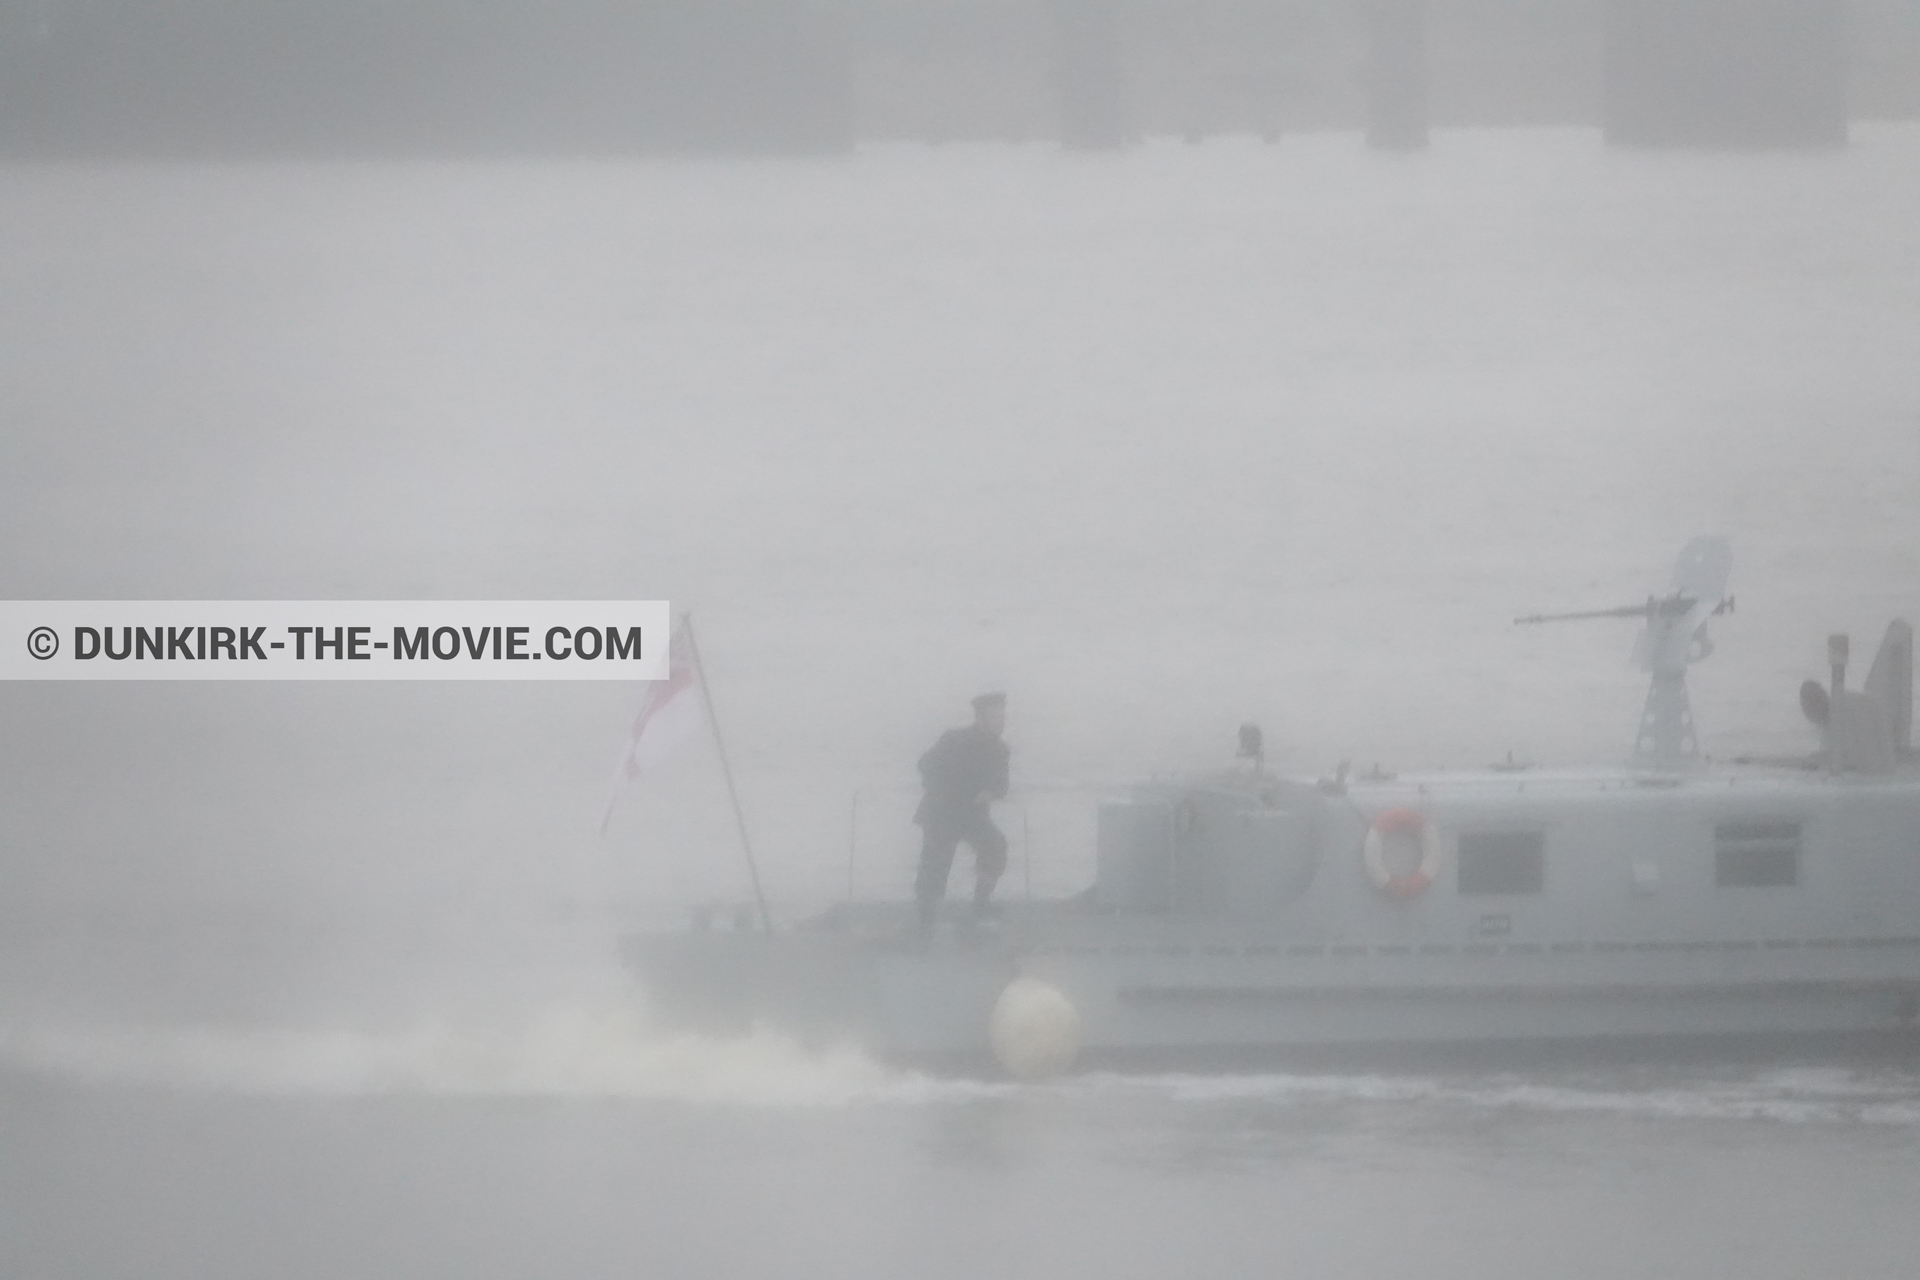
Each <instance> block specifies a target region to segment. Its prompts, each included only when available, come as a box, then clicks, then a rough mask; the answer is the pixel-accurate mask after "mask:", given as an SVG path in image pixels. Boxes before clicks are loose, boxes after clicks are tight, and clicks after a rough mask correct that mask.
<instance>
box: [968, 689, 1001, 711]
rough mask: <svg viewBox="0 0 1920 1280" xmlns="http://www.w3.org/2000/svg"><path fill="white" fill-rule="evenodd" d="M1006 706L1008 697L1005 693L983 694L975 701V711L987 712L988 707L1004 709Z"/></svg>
mask: <svg viewBox="0 0 1920 1280" xmlns="http://www.w3.org/2000/svg"><path fill="white" fill-rule="evenodd" d="M1006 705H1007V695H1006V694H1004V693H983V694H981V695H980V696H979V697H977V698H975V699H974V700H973V709H974V710H975V711H985V710H986V709H987V708H988V707H1004V706H1006Z"/></svg>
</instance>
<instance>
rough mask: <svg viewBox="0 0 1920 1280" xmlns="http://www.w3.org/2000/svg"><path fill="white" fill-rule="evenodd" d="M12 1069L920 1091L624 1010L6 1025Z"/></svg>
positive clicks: (794, 1094)
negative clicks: (398, 1023)
mask: <svg viewBox="0 0 1920 1280" xmlns="http://www.w3.org/2000/svg"><path fill="white" fill-rule="evenodd" d="M0 1065H4V1066H6V1067H9V1068H11V1069H13V1070H15V1071H19V1072H26V1073H31V1074H35V1075H40V1076H47V1077H54V1078H59V1079H65V1080H74V1081H81V1082H87V1083H95V1084H118V1085H139V1086H157V1087H164V1088H178V1089H191V1090H204V1091H214V1092H237V1093H249V1094H261V1095H317V1096H337V1097H358V1096H385V1095H407V1096H446V1097H473V1098H486V1097H496V1098H587V1099H593V1098H600V1099H629V1100H661V1101H682V1102H698V1103H721V1104H736V1105H769V1106H808V1105H815V1106H819V1105H835V1104H843V1103H847V1102H852V1101H856V1100H859V1099H865V1098H873V1097H876V1096H881V1095H883V1094H885V1093H886V1092H888V1091H889V1090H906V1091H909V1092H910V1091H911V1089H912V1087H913V1081H912V1079H911V1078H909V1077H905V1076H903V1075H901V1074H900V1073H898V1072H895V1071H892V1070H889V1069H887V1068H885V1067H883V1066H881V1065H879V1064H877V1063H876V1062H874V1061H873V1060H872V1059H871V1058H869V1057H867V1056H866V1055H865V1054H864V1053H862V1052H861V1051H859V1050H858V1049H857V1048H854V1047H851V1046H848V1047H845V1048H837V1049H831V1050H826V1051H820V1052H815V1051H812V1050H809V1049H808V1048H806V1047H805V1046H803V1045H801V1044H799V1043H798V1042H796V1041H794V1040H792V1039H790V1038H788V1037H786V1036H783V1035H779V1034H777V1033H775V1032H772V1031H769V1030H755V1031H754V1032H752V1033H750V1034H747V1035H744V1036H740V1037H737V1038H718V1037H705V1036H695V1035H684V1034H675V1033H668V1032H664V1031H661V1030H659V1029H658V1028H656V1027H653V1026H651V1025H650V1024H649V1023H648V1021H647V1019H646V1017H645V1015H644V1013H642V1012H641V1011H640V1010H638V1009H636V1008H633V1007H631V1006H629V1005H625V1004H620V1003H612V1004H605V1005H597V1006H596V1005H589V1004H579V1005H572V1006H567V1007H562V1008H555V1009H550V1010H546V1011H541V1012H538V1013H533V1014H529V1015H527V1016H525V1017H522V1018H519V1019H511V1020H506V1021H502V1022H496V1023H493V1024H483V1023H480V1022H478V1021H475V1020H473V1019H458V1020H456V1019H434V1018H429V1019H424V1020H420V1021H417V1022H415V1023H413V1024H411V1025H408V1026H405V1027H401V1028H396V1029H383V1030H367V1029H358V1028H344V1027H343V1028H315V1027H306V1028H259V1027H216V1026H164V1025H163V1026H154V1025H139V1024H110V1025H101V1024H93V1025H50V1024H46V1023H29V1024H24V1025H5V1024H0Z"/></svg>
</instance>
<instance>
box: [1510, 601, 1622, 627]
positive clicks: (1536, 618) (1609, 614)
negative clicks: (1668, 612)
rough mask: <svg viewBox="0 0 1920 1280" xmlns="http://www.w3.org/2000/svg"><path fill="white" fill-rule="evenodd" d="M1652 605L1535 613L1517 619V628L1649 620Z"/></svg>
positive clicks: (1515, 620)
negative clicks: (1602, 620) (1587, 621)
mask: <svg viewBox="0 0 1920 1280" xmlns="http://www.w3.org/2000/svg"><path fill="white" fill-rule="evenodd" d="M1654 608H1655V606H1654V605H1652V604H1623V605H1621V606H1620V607H1619V608H1618V609H1588V610H1585V611H1583V612H1580V613H1533V614H1528V615H1527V616H1526V617H1524V618H1515V619H1514V620H1513V625H1514V626H1516V627H1524V626H1530V625H1532V624H1533V623H1536V622H1579V621H1583V620H1584V619H1587V618H1647V617H1651V616H1652V615H1653V611H1654Z"/></svg>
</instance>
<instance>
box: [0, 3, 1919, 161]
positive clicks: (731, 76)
mask: <svg viewBox="0 0 1920 1280" xmlns="http://www.w3.org/2000/svg"><path fill="white" fill-rule="evenodd" d="M1916 5H1920V0H0V159H19V158H28V157H52V156H58V157H68V156H74V157H100V158H105V157H140V158H158V159H175V158H185V157H218V158H234V159H244V158H249V157H272V158H282V157H284V158H305V157H334V156H341V157H347V156H376V157H396V158H397V157H412V156H454V157H460V156H476V157H485V156H529V155H583V156H628V155H658V154H674V153H688V154H702V155H707V154H719V155H731V154H773V155H795V154H803V155H806V154H834V153H839V152H844V151H847V150H849V149H850V148H852V147H853V146H854V145H855V144H856V143H858V142H861V141H868V140H871V141H884V142H903V141H912V140H921V141H928V142H951V141H963V140H978V141H1002V142H1030V141H1034V140H1039V139H1050V140H1054V141H1057V142H1059V143H1061V144H1062V145H1064V146H1066V147H1069V148H1076V149H1102V148H1115V147H1123V146H1126V145H1129V144H1131V143H1133V142H1135V141H1138V140H1140V139H1142V138H1146V137H1182V136H1184V137H1186V138H1188V139H1189V140H1191V141H1200V140H1202V139H1205V138H1207V137H1212V136H1217V135H1222V134H1241V135H1254V136H1263V137H1266V138H1267V139H1269V140H1279V139H1282V138H1284V137H1286V136H1288V135H1292V134H1295V133H1304V132H1309V131H1318V130H1331V129H1337V130H1363V131H1364V132H1365V135H1366V138H1367V141H1368V143H1369V144H1370V145H1372V146H1375V147H1379V148H1382V149H1386V150H1415V149H1418V148H1420V147H1423V146H1425V145H1426V143H1427V138H1428V134H1429V130H1430V129H1450V128H1499V127H1506V126H1551V127H1592V126H1594V125H1596V124H1604V125H1605V129H1606V136H1607V138H1608V139H1609V140H1610V141H1612V142H1615V143H1623V144H1628V145H1637V146H1688V147H1702V148H1721V147H1774V146H1803V147H1804V146H1815V147H1822V146H1836V145H1839V144H1841V143H1843V142H1844V141H1845V139H1846V132H1847V121H1848V118H1849V116H1850V115H1851V117H1852V118H1853V119H1857V120H1884V119H1914V118H1920V8H1916V7H1915V6H1916Z"/></svg>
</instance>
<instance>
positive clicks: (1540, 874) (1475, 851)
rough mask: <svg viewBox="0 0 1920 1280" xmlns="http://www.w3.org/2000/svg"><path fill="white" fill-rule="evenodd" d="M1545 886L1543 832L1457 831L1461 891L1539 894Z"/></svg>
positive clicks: (1545, 841) (1545, 851) (1545, 868)
mask: <svg viewBox="0 0 1920 1280" xmlns="http://www.w3.org/2000/svg"><path fill="white" fill-rule="evenodd" d="M1546 887H1547V835H1546V832H1544V831H1463V832H1461V833H1460V892H1461V893H1466V894H1483V893H1485V894H1495V893H1542V892H1544V891H1545V890H1546Z"/></svg>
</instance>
